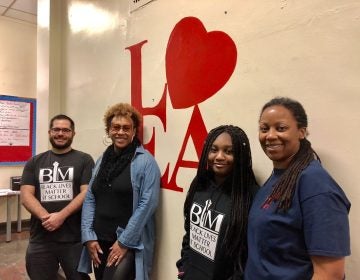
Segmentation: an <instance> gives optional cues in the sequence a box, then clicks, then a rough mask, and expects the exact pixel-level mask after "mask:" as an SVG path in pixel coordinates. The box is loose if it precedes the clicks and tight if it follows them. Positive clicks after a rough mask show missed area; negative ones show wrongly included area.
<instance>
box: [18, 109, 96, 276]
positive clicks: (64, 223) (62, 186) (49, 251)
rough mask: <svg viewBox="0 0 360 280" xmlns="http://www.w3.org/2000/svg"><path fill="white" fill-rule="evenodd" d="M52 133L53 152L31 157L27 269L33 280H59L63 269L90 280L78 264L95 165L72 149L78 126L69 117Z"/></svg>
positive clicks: (26, 193)
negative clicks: (84, 211)
mask: <svg viewBox="0 0 360 280" xmlns="http://www.w3.org/2000/svg"><path fill="white" fill-rule="evenodd" d="M48 133H49V141H50V143H51V146H52V148H51V150H49V151H46V152H44V153H41V154H39V155H36V156H35V157H33V158H31V159H30V160H29V161H28V162H27V163H26V165H25V167H24V171H23V174H22V180H21V200H22V204H23V205H24V207H25V208H26V209H27V210H28V211H29V212H30V213H31V221H30V224H31V228H30V240H29V246H28V249H27V252H26V270H27V273H28V275H29V276H30V278H31V279H32V280H45V279H47V280H50V279H51V280H53V279H57V272H58V269H59V265H61V267H62V269H63V270H64V273H65V275H66V279H71V280H77V279H89V278H88V275H86V274H80V273H78V272H77V265H78V262H79V259H80V254H81V250H82V244H81V232H80V223H81V206H82V203H83V200H84V197H85V194H86V191H87V186H88V184H89V181H90V178H91V171H92V168H93V166H94V161H93V159H92V157H91V156H90V155H88V154H86V153H83V152H80V151H77V150H74V149H72V148H71V143H72V141H73V138H74V136H75V125H74V121H73V120H72V119H71V118H69V117H68V116H66V115H57V116H55V117H53V118H52V119H51V121H50V126H49V131H48Z"/></svg>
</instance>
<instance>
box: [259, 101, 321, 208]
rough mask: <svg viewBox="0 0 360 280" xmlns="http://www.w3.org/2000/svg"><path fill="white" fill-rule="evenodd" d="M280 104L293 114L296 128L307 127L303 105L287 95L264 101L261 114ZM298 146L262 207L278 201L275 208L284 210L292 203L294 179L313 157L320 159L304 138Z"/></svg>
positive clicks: (295, 179)
mask: <svg viewBox="0 0 360 280" xmlns="http://www.w3.org/2000/svg"><path fill="white" fill-rule="evenodd" d="M276 105H280V106H283V107H285V108H286V109H288V110H289V111H290V112H291V113H292V115H293V116H294V118H295V120H296V122H297V127H298V128H307V126H308V120H307V115H306V112H305V110H304V108H303V106H302V105H301V104H300V103H299V102H298V101H296V100H293V99H291V98H287V97H276V98H274V99H272V100H270V101H269V102H268V103H266V104H265V105H264V106H263V108H262V110H261V114H260V116H261V115H262V113H263V112H264V111H265V109H267V108H269V107H272V106H276ZM299 141H300V148H299V151H298V152H297V153H296V154H295V156H294V157H293V159H292V160H291V162H290V164H289V166H288V168H287V169H286V170H285V172H284V173H283V174H282V175H281V177H280V179H279V180H278V181H277V182H276V183H275V185H274V187H273V190H272V192H271V194H270V195H269V197H267V199H266V200H265V202H264V203H263V205H262V207H268V206H269V205H270V204H271V203H272V202H276V201H278V202H279V203H278V205H277V210H282V211H284V212H286V211H287V210H288V209H289V208H290V207H291V203H292V198H293V196H294V192H295V187H296V181H297V179H298V177H299V175H300V173H301V172H302V171H303V170H304V169H305V168H306V167H307V166H308V165H309V164H310V162H311V161H313V160H314V159H315V158H316V159H318V160H319V161H320V158H319V156H318V155H317V154H316V152H315V151H314V150H313V149H312V147H311V143H310V141H309V140H307V139H306V138H304V139H301V140H299Z"/></svg>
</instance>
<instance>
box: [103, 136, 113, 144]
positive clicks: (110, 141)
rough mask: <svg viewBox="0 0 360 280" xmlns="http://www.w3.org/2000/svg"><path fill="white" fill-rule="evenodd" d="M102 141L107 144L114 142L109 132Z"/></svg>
mask: <svg viewBox="0 0 360 280" xmlns="http://www.w3.org/2000/svg"><path fill="white" fill-rule="evenodd" d="M102 142H103V144H104V145H105V146H110V145H111V144H112V140H111V138H110V137H109V135H107V134H106V135H104V136H103V140H102Z"/></svg>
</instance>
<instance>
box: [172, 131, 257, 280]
mask: <svg viewBox="0 0 360 280" xmlns="http://www.w3.org/2000/svg"><path fill="white" fill-rule="evenodd" d="M257 189H258V185H257V183H256V180H255V176H254V172H253V170H252V160H251V150H250V144H249V140H248V138H247V136H246V134H245V132H244V131H243V130H242V129H240V128H239V127H236V126H232V125H222V126H219V127H217V128H214V129H213V130H211V131H210V132H209V134H208V136H207V138H206V141H205V144H204V147H203V150H202V154H201V158H200V162H199V167H198V170H197V175H196V177H195V178H194V180H193V182H192V183H191V185H190V189H189V191H188V194H187V197H186V200H185V204H184V217H185V231H186V233H185V236H184V238H183V242H182V250H181V259H180V260H179V261H177V263H176V265H177V267H178V270H179V273H178V278H179V279H185V280H189V279H191V280H210V279H214V280H222V279H224V280H225V279H242V274H243V269H244V263H245V261H246V257H247V245H246V229H247V222H248V218H247V217H248V212H249V209H250V205H251V202H252V199H253V197H254V195H255V193H256V191H257Z"/></svg>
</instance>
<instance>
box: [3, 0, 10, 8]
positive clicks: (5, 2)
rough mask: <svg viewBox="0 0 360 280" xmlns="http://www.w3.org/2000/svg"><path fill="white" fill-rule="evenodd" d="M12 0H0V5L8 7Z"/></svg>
mask: <svg viewBox="0 0 360 280" xmlns="http://www.w3.org/2000/svg"><path fill="white" fill-rule="evenodd" d="M12 1H13V0H0V6H5V7H8V6H9V5H10V4H11V2H12Z"/></svg>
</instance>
